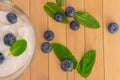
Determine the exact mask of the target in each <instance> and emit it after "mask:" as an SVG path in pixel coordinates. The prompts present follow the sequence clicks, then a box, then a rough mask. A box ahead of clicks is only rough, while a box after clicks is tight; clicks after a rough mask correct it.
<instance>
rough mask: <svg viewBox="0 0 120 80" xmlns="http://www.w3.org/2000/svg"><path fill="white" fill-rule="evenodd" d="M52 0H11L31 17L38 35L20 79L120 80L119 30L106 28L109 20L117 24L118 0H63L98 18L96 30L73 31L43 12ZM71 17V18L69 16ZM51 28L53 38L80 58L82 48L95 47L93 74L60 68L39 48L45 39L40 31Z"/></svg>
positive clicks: (53, 58)
mask: <svg viewBox="0 0 120 80" xmlns="http://www.w3.org/2000/svg"><path fill="white" fill-rule="evenodd" d="M47 1H52V2H55V0H12V2H13V3H15V4H17V5H18V6H19V7H21V8H22V9H23V10H24V11H25V12H26V13H27V14H28V15H29V16H30V18H31V20H32V22H33V24H34V26H35V30H36V33H37V34H36V35H37V48H36V55H35V57H34V60H33V62H32V65H31V66H30V68H29V69H28V70H27V72H26V73H25V74H24V75H23V76H22V77H21V79H20V80H120V49H119V48H120V38H119V37H120V32H118V33H117V34H115V35H111V34H110V33H109V32H108V30H107V25H108V24H109V23H110V22H113V21H114V22H117V23H118V24H119V25H120V0H66V5H65V6H66V7H67V6H73V7H75V8H76V10H85V11H87V12H89V13H91V14H92V15H93V16H94V17H96V19H97V20H98V21H99V22H100V25H101V28H100V29H97V30H93V29H88V28H84V27H83V26H81V28H80V29H79V30H77V31H72V30H70V28H69V25H64V24H59V23H57V22H55V21H54V20H52V19H51V18H50V17H48V16H47V15H46V13H45V12H44V10H43V5H44V4H45V3H46V2H47ZM70 20H72V19H70ZM47 29H50V30H53V31H54V33H55V39H54V40H53V42H58V43H61V44H63V45H65V46H67V47H68V48H69V49H70V50H71V51H72V53H73V54H74V55H75V57H76V58H77V60H78V61H79V60H80V59H81V57H82V55H83V54H84V52H86V51H88V50H91V49H95V50H96V51H97V60H96V63H95V66H94V68H93V71H92V74H91V75H90V76H89V77H88V78H87V79H84V78H82V77H80V76H79V75H78V73H77V72H76V71H73V72H70V73H65V72H63V71H62V70H61V69H60V62H59V61H58V59H57V58H56V57H55V55H54V53H53V52H51V53H50V54H49V55H47V54H44V53H42V52H41V49H40V45H41V44H42V43H43V42H45V40H44V38H43V33H44V31H46V30H47Z"/></svg>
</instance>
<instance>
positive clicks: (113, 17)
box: [103, 0, 120, 80]
mask: <svg viewBox="0 0 120 80" xmlns="http://www.w3.org/2000/svg"><path fill="white" fill-rule="evenodd" d="M108 1H109V4H108ZM113 4H115V6H116V7H115V6H113ZM103 7H104V8H103V22H104V52H105V54H104V58H105V80H113V79H114V80H120V62H119V59H120V54H119V53H120V49H119V47H120V37H119V36H120V32H118V33H117V34H115V35H111V34H110V33H109V32H108V31H107V26H108V23H110V22H117V23H119V25H120V19H119V18H120V0H115V1H114V0H105V1H104V3H103ZM111 10H112V11H111Z"/></svg>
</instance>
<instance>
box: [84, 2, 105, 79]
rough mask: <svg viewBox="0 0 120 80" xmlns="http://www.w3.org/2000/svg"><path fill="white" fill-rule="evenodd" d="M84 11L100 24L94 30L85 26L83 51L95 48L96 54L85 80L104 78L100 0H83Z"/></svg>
mask: <svg viewBox="0 0 120 80" xmlns="http://www.w3.org/2000/svg"><path fill="white" fill-rule="evenodd" d="M85 11H87V12H89V13H90V14H91V15H93V16H94V17H95V18H96V19H97V20H98V21H99V23H100V25H101V28H99V29H96V30H94V29H89V28H85V36H86V37H85V48H86V49H85V51H88V50H91V49H95V50H96V54H97V55H96V62H95V65H94V68H93V70H92V73H91V75H90V76H89V77H88V78H87V80H104V62H103V33H102V32H103V31H102V30H103V27H102V0H90V1H88V0H85Z"/></svg>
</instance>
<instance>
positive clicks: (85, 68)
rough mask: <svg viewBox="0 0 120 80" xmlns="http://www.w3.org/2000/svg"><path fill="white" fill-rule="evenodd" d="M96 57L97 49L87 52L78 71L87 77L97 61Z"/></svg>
mask: <svg viewBox="0 0 120 80" xmlns="http://www.w3.org/2000/svg"><path fill="white" fill-rule="evenodd" d="M95 59H96V51H95V50H90V51H88V52H87V53H85V55H84V56H83V57H82V59H81V61H80V63H79V65H78V68H77V71H78V73H79V74H80V75H81V76H82V77H84V78H86V77H88V76H89V75H90V73H91V71H92V68H93V66H94V63H95Z"/></svg>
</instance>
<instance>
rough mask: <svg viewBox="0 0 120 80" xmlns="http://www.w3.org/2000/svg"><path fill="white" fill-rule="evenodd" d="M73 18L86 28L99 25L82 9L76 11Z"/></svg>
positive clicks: (94, 27)
mask: <svg viewBox="0 0 120 80" xmlns="http://www.w3.org/2000/svg"><path fill="white" fill-rule="evenodd" d="M74 19H75V20H76V21H78V22H79V23H80V24H82V25H84V26H85V27H88V28H93V29H96V28H99V27H100V24H99V23H98V21H97V20H96V19H95V18H94V17H93V16H91V15H90V14H88V13H86V12H83V11H77V12H76V14H75V16H74Z"/></svg>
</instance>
